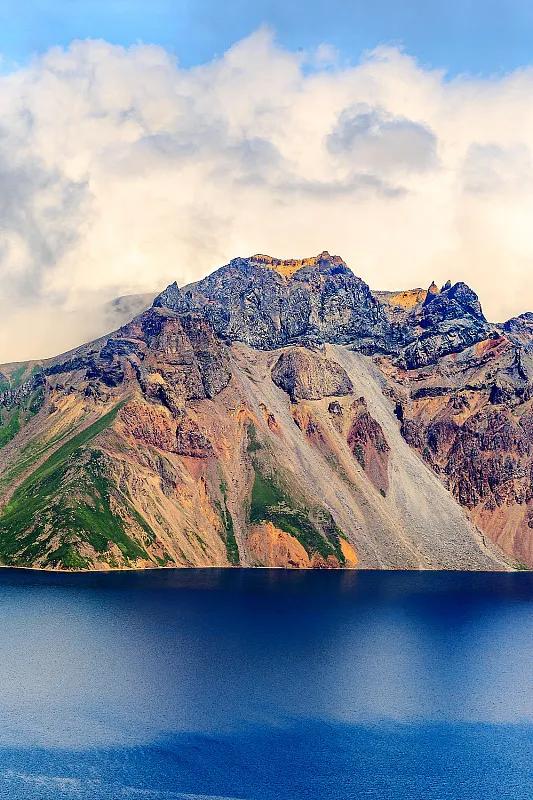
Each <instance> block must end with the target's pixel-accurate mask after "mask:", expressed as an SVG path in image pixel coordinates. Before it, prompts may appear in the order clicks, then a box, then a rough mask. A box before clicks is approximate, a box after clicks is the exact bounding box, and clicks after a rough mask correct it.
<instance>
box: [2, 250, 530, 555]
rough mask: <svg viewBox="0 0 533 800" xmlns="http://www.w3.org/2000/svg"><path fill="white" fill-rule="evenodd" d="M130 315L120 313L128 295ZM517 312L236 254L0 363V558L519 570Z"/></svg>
mask: <svg viewBox="0 0 533 800" xmlns="http://www.w3.org/2000/svg"><path fill="white" fill-rule="evenodd" d="M140 307H142V306H140ZM532 320H533V315H532V314H531V313H525V314H523V315H521V316H519V317H516V318H514V319H512V320H509V321H508V322H506V323H504V324H502V325H496V324H491V323H489V322H488V321H487V320H486V319H485V317H484V315H483V312H482V309H481V306H480V303H479V300H478V297H477V295H476V294H475V293H474V292H473V291H472V289H470V288H469V287H468V286H466V285H465V284H464V283H460V282H459V283H455V284H452V283H451V282H450V281H449V282H447V283H446V284H445V285H444V286H443V287H441V288H440V289H439V288H438V287H437V286H436V285H435V284H432V285H431V286H430V287H429V289H427V290H425V289H412V290H402V291H396V292H375V293H373V292H372V291H371V290H370V289H369V287H368V286H367V285H366V284H365V283H364V281H362V280H361V279H360V278H358V277H357V276H356V275H354V273H353V272H352V271H351V270H350V269H349V267H348V266H347V265H346V264H345V262H344V261H343V260H342V259H341V258H340V257H338V256H331V255H330V254H329V253H327V252H323V253H320V254H319V255H318V256H314V257H311V258H306V259H290V260H282V259H276V258H272V257H270V256H265V255H256V256H252V257H250V258H236V259H234V260H233V261H231V262H230V263H229V264H227V265H225V266H223V267H221V268H220V269H218V270H216V271H215V272H213V273H212V274H211V275H209V276H208V277H207V278H205V279H203V280H202V281H199V282H198V283H196V284H192V285H190V286H185V287H179V286H178V285H177V284H176V283H173V284H171V285H170V286H169V287H167V289H165V290H164V291H163V292H162V293H161V294H160V295H158V296H157V297H156V299H155V301H154V303H153V306H152V307H150V308H148V309H146V310H144V311H142V313H140V314H138V315H137V316H135V317H134V318H133V319H132V320H131V322H128V323H127V324H125V325H123V326H122V327H121V328H119V329H118V330H117V331H115V332H114V333H112V334H109V335H107V336H104V337H103V338H101V339H99V340H96V341H94V342H91V343H89V344H87V345H83V346H82V347H79V348H77V349H75V350H73V351H71V352H70V353H68V354H66V355H63V356H58V357H57V358H53V359H48V360H46V361H40V362H27V363H23V364H9V365H5V366H0V562H3V563H5V564H15V565H26V566H39V567H43V568H59V569H106V568H111V567H113V568H123V567H148V566H150V567H153V566H212V565H219V566H234V565H250V566H273V567H290V568H295V569H296V568H339V567H342V568H355V567H363V568H365V567H367V568H417V569H418V568H442V569H446V568H453V569H507V568H509V567H513V566H516V565H524V564H529V565H533V536H532V532H533V491H532V475H533V423H532V420H533V408H532V406H533V399H532V398H533V390H532V385H533V335H532V334H533V323H532Z"/></svg>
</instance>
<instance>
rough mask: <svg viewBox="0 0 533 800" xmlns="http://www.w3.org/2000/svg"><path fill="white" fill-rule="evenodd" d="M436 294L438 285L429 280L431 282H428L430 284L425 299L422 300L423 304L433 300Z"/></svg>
mask: <svg viewBox="0 0 533 800" xmlns="http://www.w3.org/2000/svg"><path fill="white" fill-rule="evenodd" d="M438 294H439V287H438V286H437V284H436V283H435V281H431V283H430V285H429V287H428V290H427V293H426V297H425V300H424V305H426V304H427V303H431V301H432V300H433V298H434V297H435V295H438Z"/></svg>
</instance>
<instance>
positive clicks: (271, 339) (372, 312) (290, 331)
mask: <svg viewBox="0 0 533 800" xmlns="http://www.w3.org/2000/svg"><path fill="white" fill-rule="evenodd" d="M155 304H156V305H158V306H163V305H166V306H167V307H168V308H171V309H172V310H174V311H177V312H179V313H183V312H185V311H191V310H194V311H197V312H200V313H202V314H203V315H204V316H205V317H206V319H207V320H208V321H209V322H210V324H211V325H212V326H213V329H214V330H215V331H216V332H217V333H218V334H219V335H220V336H224V337H226V338H228V339H231V340H233V341H240V342H244V343H246V344H248V345H250V346H251V347H257V348H261V349H269V348H275V347H281V346H284V345H287V344H290V343H292V342H295V341H298V340H299V339H302V338H306V339H308V340H315V341H320V342H347V341H354V340H357V341H359V342H360V344H361V346H362V347H363V346H367V347H368V348H370V349H372V350H376V349H379V348H385V349H388V348H390V347H391V346H394V342H395V336H394V330H393V327H392V326H391V324H390V323H389V321H388V319H387V317H386V314H385V312H384V310H383V308H382V305H381V304H380V303H379V302H378V301H377V300H376V299H375V298H374V296H373V295H372V293H371V291H370V289H369V288H368V286H367V284H366V283H365V282H364V281H362V280H361V279H360V278H358V277H357V276H356V275H354V274H353V272H352V271H351V270H350V269H349V268H348V267H347V266H346V264H345V263H344V261H343V260H342V259H341V258H339V257H338V256H331V255H330V254H329V253H326V252H324V253H320V255H318V256H316V257H313V258H306V259H301V260H286V261H282V260H280V259H273V258H270V257H269V256H262V255H258V256H252V257H251V258H236V259H234V260H233V261H231V262H230V263H229V264H227V265H226V266H224V267H221V268H220V269H218V270H216V271H215V272H214V273H212V274H211V275H209V276H208V277H207V278H205V279H204V280H202V281H199V282H198V283H196V284H193V285H192V286H190V287H186V288H185V289H184V290H182V291H181V292H180V290H179V289H178V288H177V286H175V285H173V286H169V287H168V288H167V289H166V290H165V292H163V293H162V294H161V295H160V296H159V297H158V298H157V299H156V301H155Z"/></svg>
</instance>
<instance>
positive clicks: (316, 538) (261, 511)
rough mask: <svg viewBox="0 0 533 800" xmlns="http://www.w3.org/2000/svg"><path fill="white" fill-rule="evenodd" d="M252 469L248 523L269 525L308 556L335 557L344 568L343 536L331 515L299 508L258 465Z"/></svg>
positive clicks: (325, 512)
mask: <svg viewBox="0 0 533 800" xmlns="http://www.w3.org/2000/svg"><path fill="white" fill-rule="evenodd" d="M253 466H254V471H255V476H254V483H253V487H252V498H251V503H250V513H249V519H250V523H252V524H257V523H260V522H271V523H272V524H273V525H275V526H276V527H277V528H280V529H281V530H283V531H286V533H289V534H291V536H294V537H295V538H296V539H297V540H298V541H299V542H300V543H301V544H302V545H303V547H304V548H305V550H306V552H307V553H308V555H310V556H313V555H314V554H315V553H318V554H319V555H321V556H322V557H323V558H327V557H328V556H331V555H332V556H336V558H337V559H338V561H339V563H340V564H344V563H345V558H344V556H343V554H342V550H341V547H340V538H341V537H342V532H341V531H340V530H339V528H338V527H337V526H336V524H335V522H334V520H333V518H332V516H331V514H329V513H328V512H327V511H324V510H322V509H321V510H315V511H314V512H313V511H310V510H309V509H305V508H302V507H300V506H298V505H297V504H295V503H294V501H293V500H292V499H291V498H290V497H289V495H288V494H287V492H285V491H284V490H283V489H282V488H280V485H279V483H278V482H277V481H276V480H275V479H274V478H273V477H269V476H267V475H265V474H264V472H263V471H262V470H261V469H260V468H259V466H258V464H257V463H254V465H253ZM315 520H316V521H315Z"/></svg>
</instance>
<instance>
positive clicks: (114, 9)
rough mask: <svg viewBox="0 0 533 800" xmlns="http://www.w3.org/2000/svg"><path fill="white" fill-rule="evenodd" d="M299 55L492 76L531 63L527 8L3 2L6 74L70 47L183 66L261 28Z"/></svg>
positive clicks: (342, 0)
mask: <svg viewBox="0 0 533 800" xmlns="http://www.w3.org/2000/svg"><path fill="white" fill-rule="evenodd" d="M265 23H266V24H269V25H271V26H272V27H273V28H274V30H275V31H276V35H277V38H278V41H279V43H280V44H281V45H283V46H285V47H287V48H289V49H292V50H295V49H298V48H306V49H307V48H310V47H313V46H316V45H318V44H320V43H321V42H328V43H330V44H332V45H334V46H335V47H336V48H337V49H338V50H339V51H340V54H341V58H342V60H343V61H344V62H345V63H346V62H351V61H353V62H357V61H358V60H359V58H360V56H361V54H362V53H363V52H364V51H365V50H368V49H372V48H374V47H375V46H376V45H379V44H383V43H387V44H399V45H401V46H403V47H404V48H405V50H406V51H407V52H409V53H410V54H411V55H413V56H415V57H416V58H417V59H418V60H419V61H420V62H421V63H422V64H423V65H425V66H428V67H442V68H444V69H446V70H447V71H448V73H449V74H450V75H452V76H453V75H455V74H458V73H469V74H476V75H484V76H487V75H494V74H501V73H502V72H507V71H509V70H512V69H515V68H516V67H519V66H521V65H525V64H529V63H531V62H532V60H533V55H532V42H533V3H532V2H531V0H447V2H444V1H443V0H437V1H436V0H404V2H400V1H399V0H0V53H2V56H3V62H4V63H3V70H4V71H6V70H9V69H11V68H12V67H13V66H15V65H16V64H17V63H18V64H21V63H24V62H25V61H27V60H28V58H30V57H31V55H32V54H33V53H35V52H42V51H44V50H46V49H47V48H48V47H50V46H51V45H66V44H68V42H70V41H71V40H72V39H75V38H103V39H106V40H108V41H110V42H113V43H117V44H125V45H129V44H132V43H134V42H137V41H143V42H145V43H150V44H160V45H163V46H164V47H165V48H167V49H168V50H170V51H172V52H174V53H176V54H177V55H178V56H179V59H180V62H181V63H182V64H183V65H186V66H189V65H192V64H198V63H202V62H205V61H207V60H210V59H211V58H212V57H213V56H215V55H217V54H221V53H223V52H224V51H225V50H226V49H227V48H228V47H229V46H230V45H231V44H233V43H234V42H235V41H237V40H239V39H241V38H243V37H244V36H246V35H247V34H249V33H250V32H251V31H253V30H254V29H256V28H257V27H258V26H260V25H261V24H265Z"/></svg>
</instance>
